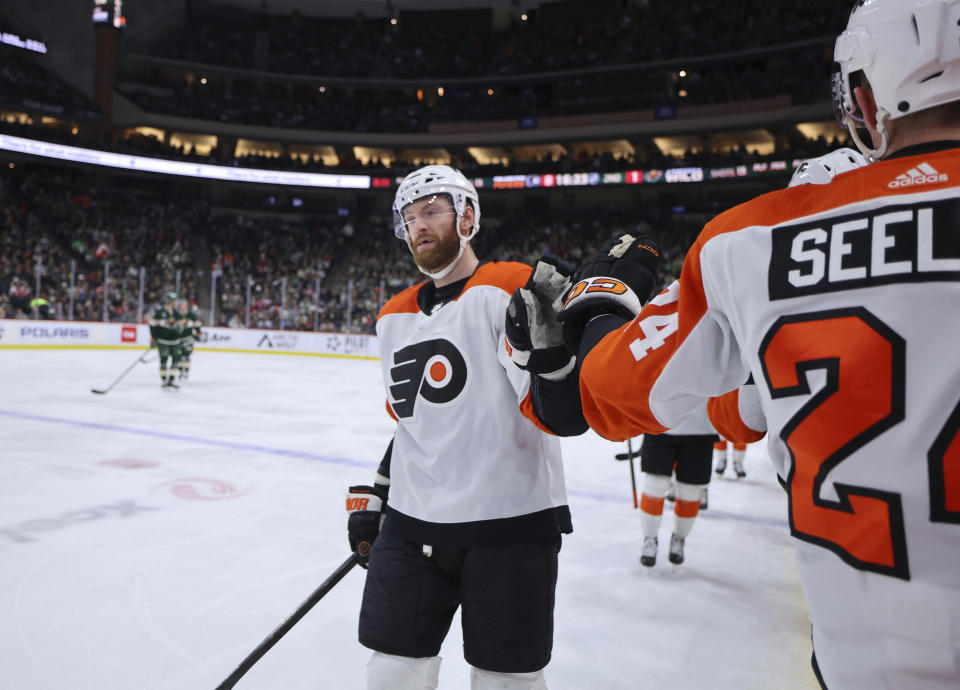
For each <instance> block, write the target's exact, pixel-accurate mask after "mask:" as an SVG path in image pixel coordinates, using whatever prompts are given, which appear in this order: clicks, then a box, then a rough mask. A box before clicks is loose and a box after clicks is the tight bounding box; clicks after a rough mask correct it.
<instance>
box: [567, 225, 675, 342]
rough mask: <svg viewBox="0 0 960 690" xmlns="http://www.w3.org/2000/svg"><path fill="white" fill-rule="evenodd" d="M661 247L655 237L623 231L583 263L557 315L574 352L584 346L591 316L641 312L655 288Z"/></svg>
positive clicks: (623, 314) (630, 314)
mask: <svg viewBox="0 0 960 690" xmlns="http://www.w3.org/2000/svg"><path fill="white" fill-rule="evenodd" d="M660 251H661V250H660V244H659V243H658V242H657V241H656V240H655V239H653V238H651V237H646V236H642V237H634V236H633V235H619V236H618V237H615V238H614V239H612V240H609V241H608V242H607V243H606V244H604V245H603V246H602V247H601V248H600V251H599V252H598V253H597V255H596V256H594V257H593V258H591V259H588V260H587V261H586V262H585V263H584V264H583V266H582V267H581V268H580V270H579V271H578V272H577V274H576V275H575V276H574V286H573V287H572V288H571V289H570V292H569V293H567V296H566V298H565V302H564V306H563V309H562V310H561V311H560V314H559V315H558V316H557V318H558V319H559V320H560V321H561V322H562V323H563V340H564V342H565V343H566V345H567V348H569V350H570V352H574V353H576V352H578V351H579V350H580V339H581V337H582V336H583V330H584V328H585V327H586V324H587V322H588V321H590V319H592V318H594V317H596V316H601V315H603V314H619V315H621V316H623V317H624V318H626V319H633V317H635V316H636V315H637V314H639V313H640V309H641V308H642V307H643V305H644V303H645V302H646V301H647V299H649V297H650V291H651V290H652V289H653V283H654V276H655V275H656V272H657V265H658V264H659V263H660Z"/></svg>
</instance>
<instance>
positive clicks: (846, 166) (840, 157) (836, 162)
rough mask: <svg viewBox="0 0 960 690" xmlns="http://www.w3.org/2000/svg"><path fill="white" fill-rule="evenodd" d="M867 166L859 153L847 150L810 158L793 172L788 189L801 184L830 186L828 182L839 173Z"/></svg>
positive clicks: (865, 160)
mask: <svg viewBox="0 0 960 690" xmlns="http://www.w3.org/2000/svg"><path fill="white" fill-rule="evenodd" d="M865 165H867V159H866V158H864V157H863V154H862V153H860V152H859V151H854V150H853V149H849V148H842V149H837V150H836V151H831V152H830V153H828V154H826V155H823V156H819V157H817V158H810V159H809V160H805V161H804V162H803V163H801V164H800V167H798V168H797V169H796V170H794V171H793V177H791V178H790V184H789V185H787V186H788V187H798V186H800V185H802V184H830V180H832V179H833V178H834V177H836V176H837V175H839V174H840V173H845V172H849V171H851V170H856V169H857V168H862V167H864V166H865Z"/></svg>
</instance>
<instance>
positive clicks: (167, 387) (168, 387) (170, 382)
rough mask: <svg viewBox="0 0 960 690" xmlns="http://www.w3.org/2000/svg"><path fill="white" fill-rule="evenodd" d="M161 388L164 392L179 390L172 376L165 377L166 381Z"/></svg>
mask: <svg viewBox="0 0 960 690" xmlns="http://www.w3.org/2000/svg"><path fill="white" fill-rule="evenodd" d="M162 388H163V389H164V390H167V391H171V390H177V389H179V388H180V386H178V385H177V384H176V383H175V382H174V380H173V376H168V377H167V380H166V381H164V382H163V386H162Z"/></svg>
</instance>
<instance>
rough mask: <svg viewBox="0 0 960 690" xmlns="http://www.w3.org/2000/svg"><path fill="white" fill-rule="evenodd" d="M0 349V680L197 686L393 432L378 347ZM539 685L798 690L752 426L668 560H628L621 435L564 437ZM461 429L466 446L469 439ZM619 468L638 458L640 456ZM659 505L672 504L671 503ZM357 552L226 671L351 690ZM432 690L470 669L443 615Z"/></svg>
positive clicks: (284, 685)
mask: <svg viewBox="0 0 960 690" xmlns="http://www.w3.org/2000/svg"><path fill="white" fill-rule="evenodd" d="M135 357H136V353H135V352H131V351H70V350H28V351H22V350H0V612H2V618H0V688H2V689H3V690H74V689H77V690H79V689H83V690H134V689H137V690H139V689H141V688H150V689H153V690H212V689H213V688H215V687H216V686H217V685H218V684H219V683H220V682H221V681H222V680H223V679H224V678H225V677H227V676H228V675H229V674H230V672H231V671H232V670H233V669H234V668H235V667H236V665H237V664H239V663H240V661H241V660H242V659H243V658H244V657H245V656H246V655H247V654H248V653H249V652H250V651H251V650H252V649H253V648H254V647H255V646H256V645H257V644H259V643H260V641H261V640H262V639H263V638H264V637H266V636H267V635H268V634H269V633H270V632H271V631H272V630H273V629H274V628H275V627H276V626H277V625H278V624H280V622H281V621H283V620H284V619H285V618H286V617H287V616H288V615H289V614H290V613H291V612H292V611H293V610H294V609H296V607H297V606H298V605H299V604H300V602H301V601H303V600H304V599H305V598H306V597H307V596H308V595H309V594H310V593H311V592H312V591H313V590H314V589H315V588H316V587H317V585H318V584H319V583H320V582H322V581H323V580H324V579H326V578H327V576H328V575H329V574H330V573H331V572H332V571H333V570H334V569H335V568H336V567H337V566H338V565H339V564H340V563H341V562H342V561H343V560H344V559H345V558H346V557H347V556H348V555H349V553H348V549H347V543H346V530H345V513H344V503H343V500H344V495H345V489H346V487H347V486H348V485H350V484H356V483H369V482H370V481H371V480H372V477H373V472H374V469H375V467H376V465H377V462H378V461H379V459H380V457H381V455H382V453H383V449H384V447H385V446H386V444H387V441H388V440H389V438H390V435H391V433H392V425H393V422H392V421H391V420H390V418H389V417H388V416H387V414H386V413H385V411H384V405H383V399H384V397H383V390H382V385H381V381H380V375H379V363H377V362H372V361H357V360H343V359H325V358H319V357H302V356H288V355H287V356H285V355H255V354H231V353H214V352H198V353H196V354H195V355H194V371H193V373H192V376H191V380H190V381H188V382H186V384H185V385H184V386H183V389H182V390H180V391H179V392H165V391H162V390H161V389H160V385H159V376H158V374H157V369H156V365H155V364H149V365H140V366H138V367H137V368H135V369H134V370H133V372H132V373H131V374H130V375H129V376H128V377H127V378H126V379H124V380H123V381H121V382H120V383H119V384H118V385H117V387H116V388H115V389H114V390H113V391H111V392H110V393H109V394H107V395H105V396H97V395H93V394H91V391H90V389H91V387H103V386H105V385H107V384H108V383H110V381H112V380H113V379H114V378H115V376H116V375H117V374H119V373H120V372H121V371H123V369H124V368H125V367H126V366H127V365H128V363H130V362H132V361H133V359H134V358H135ZM563 448H564V454H565V464H566V472H567V486H568V490H569V495H570V508H571V511H572V514H573V520H574V528H575V531H574V533H573V534H572V535H570V536H568V537H566V538H565V539H564V544H563V550H562V552H561V554H560V578H559V584H558V587H557V607H556V633H555V644H554V652H553V661H552V662H551V663H550V665H549V666H548V667H547V671H546V674H547V680H548V684H549V687H550V688H551V690H589V689H593V688H605V689H612V690H620V689H632V688H644V689H645V690H647V689H649V690H656V689H658V688H669V689H670V690H684V689H686V688H691V689H696V690H701V689H703V690H706V689H709V690H750V689H757V690H813V689H814V688H816V687H817V684H816V681H815V680H814V678H813V675H812V673H811V671H810V664H809V659H810V638H809V623H808V617H807V609H806V606H805V604H804V602H803V598H802V594H801V590H800V585H799V582H798V577H797V571H796V566H795V560H794V556H793V551H792V546H791V545H790V543H789V541H790V540H789V535H788V530H787V524H786V498H785V495H784V493H783V491H782V490H781V489H780V488H779V486H778V485H777V483H776V478H775V475H774V472H773V469H772V467H771V466H770V464H769V462H768V461H767V460H766V458H765V456H764V450H763V445H762V444H757V445H755V446H751V447H750V450H749V453H748V456H747V472H748V477H747V478H746V479H743V480H739V481H737V480H734V479H732V478H730V477H729V469H728V475H727V477H725V478H721V479H719V480H716V479H715V480H714V481H713V482H712V484H711V486H710V507H709V509H708V510H707V511H705V512H704V513H702V514H701V517H700V518H699V519H698V521H697V523H696V525H695V526H694V529H693V532H692V534H691V535H690V537H689V538H688V540H687V562H686V563H684V564H683V565H682V566H672V565H671V564H670V563H669V562H668V561H667V559H666V553H665V551H666V543H667V542H668V541H669V533H670V527H671V524H672V519H673V518H672V514H667V515H665V517H664V524H663V526H662V527H661V533H660V534H661V539H660V542H661V553H660V559H659V560H658V563H657V565H656V566H655V567H654V568H652V569H647V568H644V567H642V566H641V565H639V563H638V560H637V559H638V556H639V550H640V531H639V518H638V512H637V511H636V510H634V509H633V505H632V499H631V493H630V476H629V470H628V467H627V465H626V463H623V462H616V461H615V460H614V458H613V456H614V454H615V453H617V452H622V451H623V450H625V447H624V445H623V444H615V443H611V442H608V441H605V440H603V439H601V438H599V437H597V436H595V435H593V434H592V433H590V434H588V435H585V436H583V437H580V438H575V439H570V440H565V441H564V443H563ZM466 450H468V449H465V451H466ZM638 481H640V476H639V473H638ZM668 505H669V504H668ZM364 574H365V572H364V571H363V570H361V569H360V568H355V569H354V570H353V571H352V572H350V573H349V574H348V575H347V576H346V578H345V579H344V580H343V581H342V582H341V583H340V584H339V585H337V586H336V587H335V588H334V589H333V590H332V591H331V592H330V593H329V594H328V595H327V596H326V597H325V598H324V599H323V600H321V601H320V602H319V603H318V604H317V605H316V607H315V608H314V609H313V610H312V611H311V612H310V613H309V614H307V616H306V617H305V618H304V619H303V620H302V621H300V622H299V623H298V624H297V625H296V626H295V627H294V628H293V629H292V630H291V632H290V633H289V634H288V635H287V636H286V637H284V638H283V639H282V640H280V642H279V643H278V644H277V645H276V646H275V647H274V648H273V649H272V650H271V651H270V652H269V653H268V654H267V655H266V656H265V657H264V658H263V659H262V660H261V661H260V662H259V663H257V664H256V665H255V666H254V667H253V669H252V670H251V671H250V672H249V673H248V674H247V675H246V676H245V677H244V678H243V679H242V680H241V681H240V682H239V683H238V684H237V686H236V687H237V689H238V690H254V689H257V688H259V689H270V690H274V689H282V690H308V689H309V690H326V689H333V690H361V689H362V688H363V684H364V683H363V677H364V665H365V663H366V661H367V659H368V657H369V652H368V650H366V649H365V648H363V647H362V646H360V644H359V643H358V642H357V640H356V628H357V611H358V606H359V601H360V595H361V591H362V587H363V580H364ZM441 656H442V657H443V665H442V670H441V674H440V687H441V688H444V689H448V690H453V689H465V688H467V687H468V686H469V681H468V675H469V674H468V669H467V666H466V664H465V662H464V661H463V658H462V647H461V636H460V632H459V619H458V620H455V621H454V624H453V627H452V629H451V633H450V635H449V636H448V638H447V641H446V643H445V644H444V646H443V650H442V652H441Z"/></svg>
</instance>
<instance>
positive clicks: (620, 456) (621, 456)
mask: <svg viewBox="0 0 960 690" xmlns="http://www.w3.org/2000/svg"><path fill="white" fill-rule="evenodd" d="M639 455H640V451H639V450H638V451H637V452H636V453H634V452H633V442H632V441H631V439H629V438H628V439H627V452H626V453H617V454H616V455H614V456H613V457H615V458H616V459H617V460H626V461H627V462H629V463H630V486H631V488H632V489H633V507H634V508H639V507H640V504H639V503H638V502H637V476H636V475H635V474H634V473H633V459H634V458H635V457H637V456H639Z"/></svg>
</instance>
